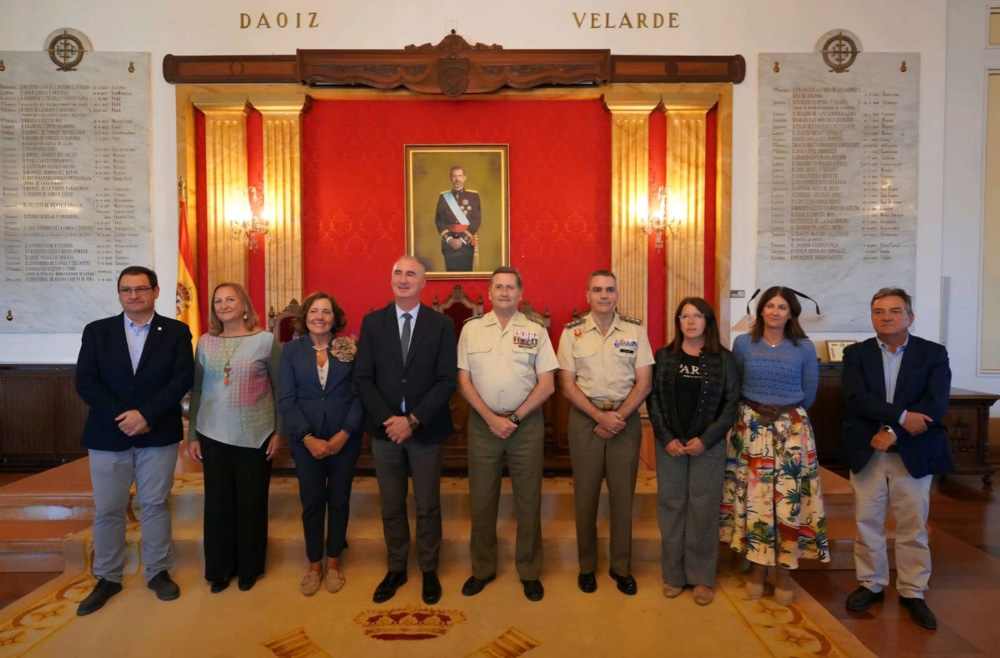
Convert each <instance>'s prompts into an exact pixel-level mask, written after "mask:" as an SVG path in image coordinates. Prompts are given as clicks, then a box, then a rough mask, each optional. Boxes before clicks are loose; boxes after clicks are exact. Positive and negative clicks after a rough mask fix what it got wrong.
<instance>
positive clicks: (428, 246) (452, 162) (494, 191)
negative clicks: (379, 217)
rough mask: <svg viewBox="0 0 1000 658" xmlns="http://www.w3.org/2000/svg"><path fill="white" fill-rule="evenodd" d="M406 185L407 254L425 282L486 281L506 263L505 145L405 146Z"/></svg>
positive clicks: (506, 171)
mask: <svg viewBox="0 0 1000 658" xmlns="http://www.w3.org/2000/svg"><path fill="white" fill-rule="evenodd" d="M444 184H447V187H445V185H444ZM406 185H407V190H406V238H407V242H406V250H407V252H409V253H412V254H414V255H415V256H416V257H417V258H419V259H421V261H422V262H426V263H427V264H428V267H427V278H429V279H432V278H441V279H444V278H450V279H455V278H488V277H489V275H490V272H492V271H493V270H494V269H495V268H497V267H499V266H501V265H507V264H509V255H508V254H509V246H508V236H509V227H508V219H507V218H508V215H509V213H508V209H509V204H508V168H507V146H506V145H480V146H443V145H442V146H407V147H406ZM442 187H445V189H442ZM432 212H433V215H431V213H432Z"/></svg>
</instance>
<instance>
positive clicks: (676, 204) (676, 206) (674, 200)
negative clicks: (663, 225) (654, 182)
mask: <svg viewBox="0 0 1000 658" xmlns="http://www.w3.org/2000/svg"><path fill="white" fill-rule="evenodd" d="M661 194H662V191H661ZM667 197H668V198H667V229H668V230H669V231H670V235H672V236H674V237H675V238H676V237H677V234H678V233H679V232H680V230H681V225H682V224H683V223H684V218H685V217H687V203H686V202H685V200H684V197H683V196H682V195H680V194H674V193H673V190H668V193H667ZM661 203H662V201H661Z"/></svg>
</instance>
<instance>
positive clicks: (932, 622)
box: [899, 596, 937, 631]
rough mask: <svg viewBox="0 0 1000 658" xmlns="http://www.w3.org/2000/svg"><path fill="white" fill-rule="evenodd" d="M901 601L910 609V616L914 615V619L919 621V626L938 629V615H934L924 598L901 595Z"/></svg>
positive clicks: (901, 603) (933, 629)
mask: <svg viewBox="0 0 1000 658" xmlns="http://www.w3.org/2000/svg"><path fill="white" fill-rule="evenodd" d="M899 603H900V605H902V606H903V607H904V608H906V609H907V610H909V611H910V616H911V617H913V621H915V622H917V626H923V627H924V628H928V629H930V630H932V631H936V630H937V617H935V616H934V613H933V612H931V609H930V608H928V607H927V603H926V602H925V601H924V600H923V599H917V598H908V597H905V596H901V597H899Z"/></svg>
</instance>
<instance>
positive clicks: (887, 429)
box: [881, 425, 896, 436]
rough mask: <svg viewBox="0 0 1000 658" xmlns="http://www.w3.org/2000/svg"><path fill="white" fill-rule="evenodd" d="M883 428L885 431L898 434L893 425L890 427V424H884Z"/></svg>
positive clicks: (894, 434)
mask: <svg viewBox="0 0 1000 658" xmlns="http://www.w3.org/2000/svg"><path fill="white" fill-rule="evenodd" d="M881 429H882V431H883V432H888V433H889V434H892V435H893V436H896V432H895V430H893V429H892V428H891V427H889V426H888V425H883V426H882V427H881Z"/></svg>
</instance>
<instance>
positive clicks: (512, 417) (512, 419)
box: [507, 411, 521, 425]
mask: <svg viewBox="0 0 1000 658" xmlns="http://www.w3.org/2000/svg"><path fill="white" fill-rule="evenodd" d="M507 420H509V421H510V422H512V423H514V424H515V425H520V424H521V419H520V418H518V417H517V412H516V411H512V412H510V415H509V416H507Z"/></svg>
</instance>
